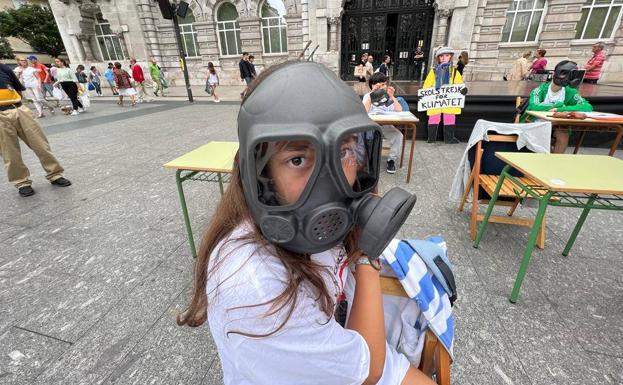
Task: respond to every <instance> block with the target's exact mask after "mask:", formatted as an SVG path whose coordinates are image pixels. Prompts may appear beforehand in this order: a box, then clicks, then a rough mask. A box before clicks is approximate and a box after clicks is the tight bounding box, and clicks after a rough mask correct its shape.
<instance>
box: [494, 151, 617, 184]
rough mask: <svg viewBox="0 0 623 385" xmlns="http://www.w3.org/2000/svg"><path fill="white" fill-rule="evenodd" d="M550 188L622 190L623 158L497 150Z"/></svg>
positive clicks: (509, 162)
mask: <svg viewBox="0 0 623 385" xmlns="http://www.w3.org/2000/svg"><path fill="white" fill-rule="evenodd" d="M495 156H497V157H498V158H500V159H502V160H503V161H504V162H505V163H507V164H510V165H511V166H513V167H514V168H515V169H517V170H519V171H521V172H523V173H524V174H525V175H526V176H528V177H530V178H532V179H533V180H535V181H536V182H538V183H540V184H541V185H543V186H544V187H546V188H547V189H548V190H550V191H560V192H576V193H588V194H591V193H596V194H619V195H621V194H623V160H621V159H617V158H614V157H612V156H606V155H573V154H532V153H525V152H496V153H495Z"/></svg>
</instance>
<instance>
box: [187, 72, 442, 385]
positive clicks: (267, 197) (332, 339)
mask: <svg viewBox="0 0 623 385" xmlns="http://www.w3.org/2000/svg"><path fill="white" fill-rule="evenodd" d="M293 85H300V88H297V87H293ZM315 92H321V93H326V94H327V97H326V98H316V97H314V95H315ZM329 93H332V95H333V97H331V96H328V95H329ZM335 95H338V96H335ZM335 100H343V104H340V103H337V104H336V103H335ZM299 102H305V103H306V104H305V107H306V108H304V109H298V110H294V109H288V108H285V107H284V105H285V104H293V105H297V104H298V103H299ZM348 119H351V120H348ZM285 121H289V124H285V125H282V126H280V125H279V123H277V122H285ZM269 122H273V124H269ZM312 122H313V123H312ZM322 122H324V123H322ZM321 125H322V127H321ZM346 127H351V128H346ZM358 127H361V128H360V129H361V130H363V131H362V132H366V133H367V132H370V131H372V132H373V133H374V135H375V140H376V142H375V143H376V144H375V148H377V149H378V145H380V143H379V142H380V140H381V138H380V132H379V130H378V127H376V126H375V125H374V124H373V123H372V122H371V121H370V119H369V118H368V117H367V116H365V115H364V113H363V111H362V110H361V108H360V105H359V100H358V98H357V96H356V95H355V94H354V93H353V92H352V90H351V89H349V88H348V87H347V86H346V85H344V84H343V83H341V81H340V80H339V79H337V78H336V77H335V75H334V74H333V73H330V72H329V70H328V69H326V68H325V67H322V66H321V65H319V64H316V63H309V62H286V63H282V64H279V65H274V66H271V67H270V68H268V69H266V70H265V71H264V72H263V73H262V76H260V77H259V78H258V80H257V81H255V82H253V84H251V86H250V87H249V90H248V92H247V93H246V94H245V99H244V100H243V102H242V105H241V107H240V112H239V115H238V135H239V141H240V149H239V150H238V154H237V155H236V158H235V160H234V165H233V170H232V177H231V182H230V184H229V187H228V188H227V190H226V191H225V194H224V196H223V198H222V199H221V200H220V203H219V206H218V207H217V209H216V212H215V214H214V216H213V217H212V219H211V223H210V224H209V226H208V229H207V231H206V233H205V235H204V238H203V241H202V244H201V248H200V250H199V253H198V256H197V260H196V266H195V278H194V290H193V294H192V299H191V302H190V305H189V306H188V308H187V309H186V310H185V311H184V312H182V313H181V314H179V315H178V317H177V323H178V324H179V325H188V326H191V327H196V326H200V325H202V324H203V323H205V321H206V320H207V321H208V322H209V326H210V332H211V334H212V337H213V340H214V343H215V344H216V346H217V349H218V354H219V358H220V360H221V366H222V369H223V382H224V383H225V385H291V384H296V385H317V384H331V385H362V384H363V385H372V384H378V385H390V384H391V385H415V384H418V385H433V384H434V383H433V382H432V380H431V379H430V378H427V377H426V376H425V375H424V374H423V373H422V372H420V371H418V370H417V369H416V368H415V367H412V366H411V365H410V363H409V361H408V360H407V358H406V357H405V356H404V355H402V354H400V353H398V352H397V351H396V350H395V349H394V348H392V347H390V346H389V345H388V344H387V342H386V340H385V325H384V319H383V318H384V315H383V304H382V295H381V285H380V279H379V271H378V270H377V268H379V266H378V265H376V264H375V263H374V262H375V261H374V260H370V259H369V258H367V257H365V256H363V255H362V252H361V250H360V249H359V246H360V244H361V241H359V230H358V229H359V227H357V228H356V229H353V227H352V222H351V220H352V218H351V219H349V223H350V224H351V226H349V227H344V228H341V229H340V231H342V232H341V233H340V234H343V235H344V236H345V238H344V237H342V238H339V239H337V241H336V242H332V243H326V242H325V241H326V239H324V238H323V239H321V240H319V241H317V242H321V247H318V246H317V244H316V246H315V247H316V248H317V249H315V250H316V251H314V252H301V251H298V252H297V251H294V249H296V248H294V249H293V247H294V245H292V244H291V245H289V246H288V242H287V238H283V239H286V241H285V243H284V242H283V241H281V242H279V241H270V239H274V236H277V237H280V239H282V238H281V237H288V236H289V235H288V234H289V233H288V226H286V225H285V223H283V222H281V221H279V222H271V219H270V218H267V219H266V217H262V219H259V217H258V214H257V210H258V207H260V206H262V207H272V208H273V209H274V210H280V211H281V212H282V213H283V215H284V216H279V218H282V219H283V218H286V217H287V216H288V215H290V214H292V215H295V214H293V213H295V212H297V213H300V212H298V211H295V210H290V211H285V210H289V209H291V208H295V209H296V208H297V207H307V209H311V210H312V212H314V211H313V210H316V209H318V208H320V209H321V210H322V207H327V206H331V205H335V204H338V203H337V202H343V201H340V200H338V199H340V198H343V197H345V196H346V195H342V193H337V192H336V193H334V194H326V193H325V190H324V189H323V188H321V187H319V186H324V188H329V187H328V185H327V184H323V183H338V182H337V181H336V182H331V181H328V179H332V178H328V179H327V172H328V169H329V168H330V169H331V170H332V172H336V173H343V174H342V177H343V178H341V179H339V180H340V182H339V183H340V186H342V187H344V188H346V186H348V189H353V191H361V192H362V193H365V194H371V191H373V189H374V188H375V186H376V181H378V173H377V174H376V175H374V183H372V184H368V185H366V186H365V187H362V186H361V185H359V184H358V180H359V177H360V173H361V171H360V168H359V164H358V163H357V161H356V159H357V156H356V154H355V150H354V147H355V144H356V140H357V139H356V137H357V132H356V131H353V130H357V129H358ZM328 131H331V132H332V133H334V134H335V135H336V137H335V142H332V143H334V144H335V146H339V147H337V148H335V147H333V145H331V146H327V145H326V143H327V141H328V140H330V139H329V137H330V134H328ZM277 132H280V133H281V134H279V133H277ZM313 132H315V136H314V135H312V136H309V134H310V133H313ZM253 133H256V134H257V135H258V136H256V138H258V140H260V142H256V141H255V140H251V139H249V140H247V139H248V138H249V136H250V135H253ZM262 135H263V137H264V138H266V137H267V136H266V135H270V139H273V140H270V139H266V140H267V141H261V137H262ZM300 135H304V136H303V137H301V138H300V139H298V138H299V137H300ZM326 135H328V136H326ZM312 137H314V138H317V139H311V138H312ZM321 137H322V139H321ZM279 138H281V139H279ZM304 138H308V139H304ZM316 140H318V142H316ZM320 142H322V144H321V143H320ZM338 143H341V145H340V144H338ZM323 146H324V147H323ZM321 148H325V149H326V151H324V152H323V151H320V152H319V149H321ZM333 149H335V150H339V152H338V151H336V155H337V154H339V155H338V156H337V158H336V159H335V160H336V161H337V162H333V161H332V160H329V158H331V159H333V157H332V156H331V157H329V154H333V151H332V150H333ZM322 154H324V155H325V156H326V157H324V156H323V158H322V159H321V158H320V157H319V155H322ZM367 155H368V156H369V159H370V162H371V163H372V164H377V162H378V156H379V153H378V152H374V153H370V154H367ZM368 156H367V157H364V158H368ZM335 176H336V177H339V176H338V175H337V174H336V175H335ZM331 186H334V187H336V185H335V184H331ZM359 188H362V189H363V190H358V189H359ZM312 196H313V197H321V200H322V201H323V202H324V203H322V204H321V206H322V207H315V205H314V203H313V202H315V200H314V201H313V202H310V201H309V199H310V197H312ZM336 196H337V197H336ZM366 198H369V199H377V198H378V199H383V198H380V197H377V198H373V197H372V196H366ZM333 200H335V201H333ZM347 200H348V199H345V201H347ZM332 207H333V206H332ZM390 211H391V210H390ZM271 215H272V216H271V217H272V218H273V219H274V218H276V217H277V214H274V213H273V214H271ZM297 218H299V217H298V216H297ZM358 218H362V217H361V216H359V217H358ZM265 219H266V220H268V222H266V221H265ZM405 219H406V217H405ZM292 220H296V221H303V220H304V219H302V217H301V218H299V219H292ZM329 220H330V219H329ZM344 220H346V219H344ZM260 223H262V224H263V225H260ZM268 223H274V225H275V226H276V227H274V228H273V226H271V225H267V224H268ZM313 223H315V222H313V221H312V223H306V224H305V226H311V227H313ZM305 226H303V225H301V227H305ZM360 226H364V228H365V226H366V225H365V224H361V225H360ZM334 230H335V229H334ZM273 231H276V232H273ZM345 231H347V233H345ZM295 232H298V235H293V236H297V237H303V236H302V235H300V232H302V230H295ZM271 233H272V234H273V235H272V236H271V235H267V234H271ZM279 234H280V235H279ZM290 235H292V234H290ZM271 237H273V238H271ZM297 239H299V240H300V239H302V238H297ZM341 239H343V241H340V240H341ZM325 245H332V246H327V248H326V249H324V250H323V249H322V246H325ZM299 246H301V247H303V246H305V247H307V246H309V244H308V243H307V242H301V243H299ZM318 250H320V251H318ZM351 269H354V272H352V273H351ZM353 279H354V281H355V282H356V285H354V293H352V298H350V299H351V300H350V301H348V304H350V305H349V309H348V312H347V314H342V315H344V320H343V321H344V323H343V324H341V321H339V320H338V319H337V318H341V317H338V315H340V314H337V312H336V311H337V310H338V309H339V308H340V306H338V305H342V303H343V301H346V300H344V299H343V296H344V287H345V286H346V285H347V284H348V285H349V287H350V284H352V282H350V280H353ZM347 282H348V283H347Z"/></svg>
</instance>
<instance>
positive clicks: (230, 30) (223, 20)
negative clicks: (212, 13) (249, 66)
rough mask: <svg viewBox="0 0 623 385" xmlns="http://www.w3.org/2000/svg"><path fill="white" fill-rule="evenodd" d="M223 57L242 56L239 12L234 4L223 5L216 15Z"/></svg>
mask: <svg viewBox="0 0 623 385" xmlns="http://www.w3.org/2000/svg"><path fill="white" fill-rule="evenodd" d="M216 24H217V26H218V36H219V40H220V41H221V55H226V56H227V55H240V53H241V52H242V51H241V49H240V46H241V44H240V24H239V23H238V11H237V10H236V7H235V6H234V5H233V4H232V3H223V5H221V6H220V7H219V8H218V12H217V13H216Z"/></svg>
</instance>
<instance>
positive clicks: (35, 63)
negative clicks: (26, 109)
mask: <svg viewBox="0 0 623 385" xmlns="http://www.w3.org/2000/svg"><path fill="white" fill-rule="evenodd" d="M26 59H28V61H29V62H30V65H31V66H32V67H33V68H36V69H38V70H39V72H37V76H38V77H39V81H40V82H41V92H42V94H43V98H44V99H45V95H46V94H48V93H49V94H50V96H51V97H54V95H53V94H52V89H53V86H52V77H51V76H50V71H49V70H48V67H46V66H45V65H43V64H41V63H39V60H38V59H37V57H36V56H35V55H30V56H28V57H27V58H26Z"/></svg>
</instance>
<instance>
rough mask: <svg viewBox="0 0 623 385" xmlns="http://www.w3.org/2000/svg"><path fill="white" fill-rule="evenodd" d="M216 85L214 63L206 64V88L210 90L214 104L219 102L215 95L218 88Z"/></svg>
mask: <svg viewBox="0 0 623 385" xmlns="http://www.w3.org/2000/svg"><path fill="white" fill-rule="evenodd" d="M218 83H219V80H218V75H217V74H216V68H214V63H212V62H208V87H210V88H211V90H212V96H213V97H214V103H219V102H220V101H221V100H220V99H219V98H218V95H217V94H216V87H218Z"/></svg>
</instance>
